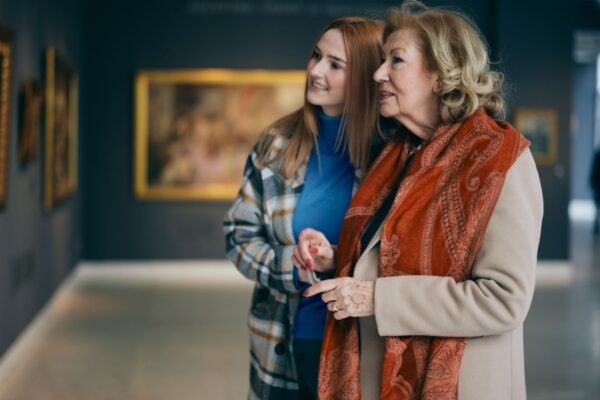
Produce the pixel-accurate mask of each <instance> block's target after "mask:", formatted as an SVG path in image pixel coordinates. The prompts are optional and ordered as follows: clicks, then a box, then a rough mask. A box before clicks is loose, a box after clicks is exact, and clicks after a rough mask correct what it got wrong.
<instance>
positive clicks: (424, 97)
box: [373, 29, 439, 127]
mask: <svg viewBox="0 0 600 400" xmlns="http://www.w3.org/2000/svg"><path fill="white" fill-rule="evenodd" d="M383 58H384V61H383V64H381V66H380V67H379V69H378V70H377V71H376V72H375V75H374V76H373V78H374V79H375V81H377V82H378V83H379V98H380V101H381V103H380V112H381V115H383V116H384V117H393V118H395V119H396V120H398V121H400V123H402V124H404V125H406V126H407V127H409V125H410V122H412V123H419V122H420V120H422V119H423V115H425V116H426V115H427V113H432V112H433V113H439V111H438V109H439V108H438V104H439V96H438V95H437V94H436V86H437V74H435V73H433V72H431V71H429V70H428V69H427V66H426V62H425V57H424V55H423V53H422V52H421V50H420V49H419V47H418V41H417V36H416V33H415V32H414V31H413V30H412V29H400V30H398V31H395V32H394V33H392V34H391V35H390V36H389V37H388V39H387V40H386V42H385V44H384V46H383ZM407 122H408V124H407Z"/></svg>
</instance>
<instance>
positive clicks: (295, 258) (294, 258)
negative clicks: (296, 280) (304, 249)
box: [292, 255, 306, 270]
mask: <svg viewBox="0 0 600 400" xmlns="http://www.w3.org/2000/svg"><path fill="white" fill-rule="evenodd" d="M292 264H294V265H295V266H296V267H297V268H298V269H301V270H306V268H305V267H303V266H302V262H300V260H298V257H296V256H295V255H292Z"/></svg>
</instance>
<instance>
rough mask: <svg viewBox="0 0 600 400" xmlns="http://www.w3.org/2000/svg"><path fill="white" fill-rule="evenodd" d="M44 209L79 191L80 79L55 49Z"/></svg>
mask: <svg viewBox="0 0 600 400" xmlns="http://www.w3.org/2000/svg"><path fill="white" fill-rule="evenodd" d="M45 129H46V132H45V133H46V143H45V149H46V154H45V176H44V206H45V208H46V210H49V209H51V208H52V207H53V206H54V204H55V203H56V202H58V201H60V200H64V199H66V198H68V197H70V196H71V195H72V194H73V193H74V192H75V191H76V190H77V77H76V74H75V70H74V69H73V68H72V67H71V66H70V65H69V63H68V62H67V61H66V60H65V59H64V58H62V57H61V56H60V55H58V54H57V53H56V50H55V49H54V48H52V47H51V48H48V50H47V51H46V126H45Z"/></svg>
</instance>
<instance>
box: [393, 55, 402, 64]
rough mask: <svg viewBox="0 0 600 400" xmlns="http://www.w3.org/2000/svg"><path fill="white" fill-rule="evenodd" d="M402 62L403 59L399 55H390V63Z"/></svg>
mask: <svg viewBox="0 0 600 400" xmlns="http://www.w3.org/2000/svg"><path fill="white" fill-rule="evenodd" d="M403 62H404V60H403V59H402V58H401V57H398V56H393V57H392V64H401V63H403Z"/></svg>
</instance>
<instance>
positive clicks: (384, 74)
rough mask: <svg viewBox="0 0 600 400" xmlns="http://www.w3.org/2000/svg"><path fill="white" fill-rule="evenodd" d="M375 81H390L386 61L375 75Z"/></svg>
mask: <svg viewBox="0 0 600 400" xmlns="http://www.w3.org/2000/svg"><path fill="white" fill-rule="evenodd" d="M373 79H374V80H375V82H377V83H381V82H387V81H389V80H390V76H389V74H388V65H387V62H386V61H384V62H383V63H382V64H381V65H380V66H379V68H377V71H375V73H374V74H373Z"/></svg>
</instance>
